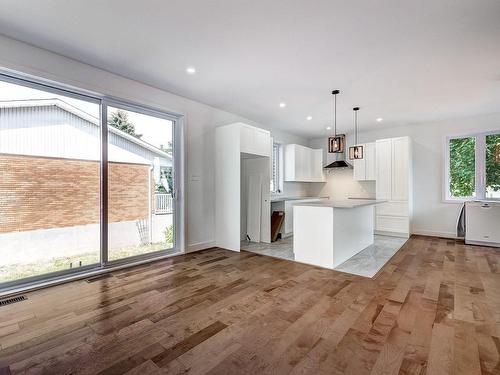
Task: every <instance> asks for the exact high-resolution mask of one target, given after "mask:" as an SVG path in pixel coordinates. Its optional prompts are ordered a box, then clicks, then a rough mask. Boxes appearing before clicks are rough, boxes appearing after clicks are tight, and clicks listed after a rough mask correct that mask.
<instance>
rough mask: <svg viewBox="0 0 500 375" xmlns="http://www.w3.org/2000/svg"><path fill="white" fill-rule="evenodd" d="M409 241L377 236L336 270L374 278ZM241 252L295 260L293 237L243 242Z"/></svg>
mask: <svg viewBox="0 0 500 375" xmlns="http://www.w3.org/2000/svg"><path fill="white" fill-rule="evenodd" d="M407 240H408V239H406V238H399V237H389V236H380V235H376V236H375V242H374V243H373V245H371V246H369V247H367V248H366V249H364V250H362V251H360V252H359V253H358V254H356V255H354V256H353V257H352V258H350V259H348V260H347V261H345V262H344V263H342V264H341V265H340V266H338V267H337V268H335V269H336V270H337V271H342V272H346V273H351V274H354V275H360V276H365V277H373V276H375V275H376V274H377V272H378V271H379V270H380V269H381V268H382V267H383V266H384V265H385V264H386V263H387V262H388V261H389V259H391V257H392V256H393V255H394V254H396V252H397V251H398V250H399V249H400V248H401V247H402V246H403V245H404V244H405V242H406V241H407ZM241 250H246V251H250V252H253V253H257V254H262V255H267V256H272V257H276V258H281V259H288V260H294V259H295V258H294V254H293V237H287V238H285V239H282V240H278V241H276V242H273V243H270V244H266V243H255V242H247V241H242V242H241Z"/></svg>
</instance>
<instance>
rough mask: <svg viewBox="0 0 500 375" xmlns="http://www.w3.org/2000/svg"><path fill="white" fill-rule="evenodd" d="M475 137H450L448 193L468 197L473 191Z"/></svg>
mask: <svg viewBox="0 0 500 375" xmlns="http://www.w3.org/2000/svg"><path fill="white" fill-rule="evenodd" d="M475 150H476V138H474V137H468V138H456V139H450V186H449V188H450V194H451V195H452V196H453V197H470V196H473V195H474V193H475V178H476V165H475V164H476V155H475Z"/></svg>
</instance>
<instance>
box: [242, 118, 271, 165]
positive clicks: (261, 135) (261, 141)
mask: <svg viewBox="0 0 500 375" xmlns="http://www.w3.org/2000/svg"><path fill="white" fill-rule="evenodd" d="M237 126H239V128H240V149H241V152H243V153H246V154H252V155H260V156H269V157H270V156H271V145H272V143H271V133H269V132H268V131H267V130H264V129H259V128H256V127H255V126H250V125H247V124H242V123H240V124H237Z"/></svg>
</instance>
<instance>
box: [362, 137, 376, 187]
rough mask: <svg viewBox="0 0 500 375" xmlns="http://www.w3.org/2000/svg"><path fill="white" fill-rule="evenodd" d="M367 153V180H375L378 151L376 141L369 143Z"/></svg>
mask: <svg viewBox="0 0 500 375" xmlns="http://www.w3.org/2000/svg"><path fill="white" fill-rule="evenodd" d="M365 155H366V162H365V163H366V167H365V172H366V180H367V181H375V179H376V175H377V174H376V170H375V168H376V152H375V142H371V143H367V144H366V149H365Z"/></svg>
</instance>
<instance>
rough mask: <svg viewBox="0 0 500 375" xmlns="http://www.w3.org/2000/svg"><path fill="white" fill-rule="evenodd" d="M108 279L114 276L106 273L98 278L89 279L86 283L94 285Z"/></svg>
mask: <svg viewBox="0 0 500 375" xmlns="http://www.w3.org/2000/svg"><path fill="white" fill-rule="evenodd" d="M108 277H113V275H112V274H110V273H105V274H103V275H98V276H94V277H89V278H88V279H86V280H85V281H87V282H88V283H93V282H94V281H97V280H103V279H107V278H108Z"/></svg>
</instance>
